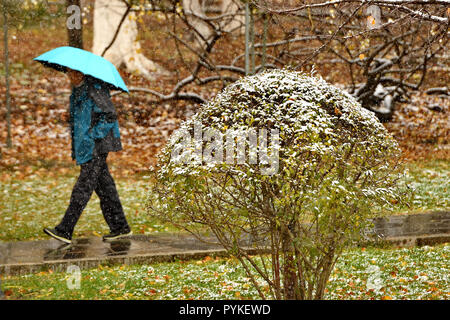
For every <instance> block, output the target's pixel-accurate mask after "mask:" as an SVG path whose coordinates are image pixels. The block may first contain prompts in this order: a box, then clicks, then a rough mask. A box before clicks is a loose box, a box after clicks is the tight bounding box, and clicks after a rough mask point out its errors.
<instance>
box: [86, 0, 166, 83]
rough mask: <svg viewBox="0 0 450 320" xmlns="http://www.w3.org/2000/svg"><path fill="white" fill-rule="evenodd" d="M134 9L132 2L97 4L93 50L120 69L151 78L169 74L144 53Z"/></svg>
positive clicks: (116, 0)
mask: <svg viewBox="0 0 450 320" xmlns="http://www.w3.org/2000/svg"><path fill="white" fill-rule="evenodd" d="M132 8H133V2H132V1H124V0H112V1H110V0H96V1H95V7H94V41H93V47H92V51H93V52H94V53H95V54H98V55H101V56H103V57H105V58H106V59H108V60H109V61H111V62H112V63H113V64H114V65H115V66H117V67H119V66H121V65H124V66H125V68H126V69H127V70H128V71H129V72H132V73H138V74H141V75H143V76H145V77H147V78H149V79H153V78H154V76H155V75H156V74H159V75H164V74H166V75H167V74H168V72H167V70H164V68H162V67H161V66H159V65H158V64H156V63H155V62H153V61H151V60H149V59H148V58H146V57H145V56H144V55H143V54H142V49H141V45H140V43H139V41H138V27H137V24H136V14H135V12H134V11H133V10H132Z"/></svg>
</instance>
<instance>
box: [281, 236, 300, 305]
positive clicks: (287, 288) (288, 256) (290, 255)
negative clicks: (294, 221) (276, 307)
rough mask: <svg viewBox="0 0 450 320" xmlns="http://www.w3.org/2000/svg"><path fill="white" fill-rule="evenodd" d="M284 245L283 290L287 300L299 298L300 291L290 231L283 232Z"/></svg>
mask: <svg viewBox="0 0 450 320" xmlns="http://www.w3.org/2000/svg"><path fill="white" fill-rule="evenodd" d="M282 246H283V256H284V261H283V290H284V299H285V300H294V299H297V298H298V297H297V294H296V292H297V291H298V282H297V273H296V269H297V266H296V263H295V250H294V246H293V244H292V239H291V237H290V236H289V231H287V230H286V231H283V233H282Z"/></svg>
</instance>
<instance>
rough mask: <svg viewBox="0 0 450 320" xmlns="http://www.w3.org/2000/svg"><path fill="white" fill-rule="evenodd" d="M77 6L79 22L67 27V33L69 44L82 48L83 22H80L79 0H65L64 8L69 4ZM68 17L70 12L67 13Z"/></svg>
mask: <svg viewBox="0 0 450 320" xmlns="http://www.w3.org/2000/svg"><path fill="white" fill-rule="evenodd" d="M73 5H75V6H78V8H80V12H79V13H80V16H79V17H78V19H80V23H79V24H78V26H77V27H76V28H67V35H68V38H69V46H71V47H75V48H80V49H83V23H82V22H81V5H80V0H66V8H69V7H70V6H73ZM68 17H70V13H68Z"/></svg>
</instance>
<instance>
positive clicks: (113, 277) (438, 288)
mask: <svg viewBox="0 0 450 320" xmlns="http://www.w3.org/2000/svg"><path fill="white" fill-rule="evenodd" d="M449 255H450V245H449V244H445V245H440V246H436V247H420V248H419V247H416V248H409V249H406V248H403V249H379V248H355V249H351V250H348V251H346V252H344V254H343V255H342V257H341V258H340V259H339V261H338V263H337V265H336V267H335V269H334V271H333V273H332V275H331V278H330V280H329V283H328V286H327V290H326V296H325V298H326V299H338V300H347V299H365V300H370V299H376V300H379V299H406V300H415V299H440V300H444V299H445V300H447V299H450V278H449V275H450V265H449V264H448V259H449ZM73 275H74V273H53V272H48V271H45V272H40V273H37V274H30V275H25V276H20V277H11V276H10V277H3V278H2V284H3V290H4V291H5V293H6V295H7V298H8V299H160V300H164V299H169V300H173V299H259V296H258V294H257V291H256V290H255V289H254V288H253V287H252V285H251V282H250V281H249V278H247V276H246V275H245V273H244V272H243V269H242V268H241V267H240V264H239V262H238V260H236V259H232V258H229V259H224V258H212V257H206V258H205V259H203V260H198V261H188V262H181V261H180V262H175V263H160V264H154V265H139V266H138V265H131V266H129V265H122V266H114V267H111V266H100V267H98V268H95V269H90V270H83V271H81V280H80V282H79V284H80V287H79V289H77V288H76V287H75V286H74V285H75V284H76V281H74V280H73ZM68 283H69V285H68ZM70 288H72V289H70ZM265 291H266V292H267V291H268V287H265Z"/></svg>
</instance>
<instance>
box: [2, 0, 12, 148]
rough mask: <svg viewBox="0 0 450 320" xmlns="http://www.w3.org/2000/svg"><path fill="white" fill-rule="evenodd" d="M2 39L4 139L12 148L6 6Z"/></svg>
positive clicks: (4, 7) (4, 8)
mask: <svg viewBox="0 0 450 320" xmlns="http://www.w3.org/2000/svg"><path fill="white" fill-rule="evenodd" d="M2 11H3V37H4V39H3V40H4V55H5V82H6V125H7V130H8V135H7V137H6V145H7V146H8V148H11V147H12V138H11V98H10V88H9V51H8V15H7V12H6V6H4V5H3V10H2Z"/></svg>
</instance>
